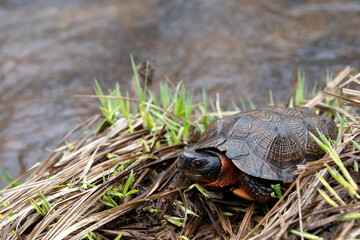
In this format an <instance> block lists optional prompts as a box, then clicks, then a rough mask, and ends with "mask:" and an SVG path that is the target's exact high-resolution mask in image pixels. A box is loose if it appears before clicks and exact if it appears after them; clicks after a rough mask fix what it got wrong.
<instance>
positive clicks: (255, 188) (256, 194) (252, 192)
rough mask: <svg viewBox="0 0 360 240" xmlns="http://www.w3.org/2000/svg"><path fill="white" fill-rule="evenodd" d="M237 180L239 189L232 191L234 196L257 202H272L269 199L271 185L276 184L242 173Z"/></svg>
mask: <svg viewBox="0 0 360 240" xmlns="http://www.w3.org/2000/svg"><path fill="white" fill-rule="evenodd" d="M239 178H240V180H239V183H240V184H239V188H236V189H234V190H233V193H234V194H235V195H236V196H239V197H241V198H244V199H247V200H250V201H258V202H270V201H273V200H274V198H272V197H271V193H272V192H274V189H273V188H272V187H271V184H276V183H278V182H274V181H269V180H264V179H260V178H256V177H252V176H249V175H248V174H246V173H243V172H242V173H241V175H240V176H239Z"/></svg>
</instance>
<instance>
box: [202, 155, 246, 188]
mask: <svg viewBox="0 0 360 240" xmlns="http://www.w3.org/2000/svg"><path fill="white" fill-rule="evenodd" d="M220 161H221V165H222V169H221V173H220V178H219V179H218V180H217V181H216V182H211V183H206V184H203V185H204V186H206V187H213V188H225V187H231V186H238V185H239V183H240V181H239V176H240V174H241V171H240V170H239V169H238V168H237V167H236V166H235V165H234V164H233V163H232V161H231V160H229V159H228V158H226V157H223V158H220Z"/></svg>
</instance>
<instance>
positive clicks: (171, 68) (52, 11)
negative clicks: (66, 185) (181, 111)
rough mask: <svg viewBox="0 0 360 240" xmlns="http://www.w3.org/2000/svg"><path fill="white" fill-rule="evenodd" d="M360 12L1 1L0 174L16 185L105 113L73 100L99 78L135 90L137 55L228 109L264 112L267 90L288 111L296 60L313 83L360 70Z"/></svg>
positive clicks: (352, 6) (302, 4)
mask: <svg viewBox="0 0 360 240" xmlns="http://www.w3.org/2000/svg"><path fill="white" fill-rule="evenodd" d="M359 13H360V2H359V1H356V0H353V1H350V0H349V1H346V0H327V1H320V0H313V1H311V0H309V1H298V0H293V1H289V0H278V1H275V0H268V1H261V0H257V1H244V0H243V1H235V0H228V1H215V0H207V1H200V0H194V1H185V0H171V1H169V0H166V1H165V0H163V1H161V0H149V1H140V0H105V1H104V0H103V1H100V0H98V1H96V0H91V1H89V0H87V1H85V0H74V1H70V0H67V1H65V0H37V1H35V0H32V1H29V0H2V1H1V0H0V138H1V142H0V165H1V166H3V167H5V168H6V169H7V170H9V171H10V172H11V173H12V174H13V175H18V174H19V173H20V172H21V171H23V170H25V169H27V168H28V167H30V166H32V165H33V164H34V163H35V162H37V161H42V160H43V159H44V158H45V157H46V156H47V155H48V154H49V153H50V152H51V151H52V149H53V148H54V147H55V146H56V144H57V143H58V142H59V141H60V140H61V139H62V137H63V136H64V135H65V133H66V132H67V131H69V130H71V129H72V128H73V127H74V125H76V124H77V123H79V122H80V119H86V118H87V117H88V116H90V115H91V114H93V113H96V112H98V110H97V108H98V103H97V101H96V100H89V99H78V98H74V97H73V95H74V94H89V93H90V94H91V93H93V90H92V83H93V80H94V78H97V79H99V81H100V82H101V84H102V85H103V87H105V88H107V87H111V86H114V83H115V81H118V82H120V85H121V88H122V89H123V90H129V89H130V79H131V68H130V61H129V55H130V54H133V55H134V57H135V60H136V61H137V62H140V61H142V60H147V59H156V62H157V63H158V65H159V66H160V67H161V68H162V70H163V71H164V72H165V73H166V74H167V75H168V76H169V78H170V79H171V80H172V81H174V82H177V81H179V80H183V81H184V83H185V85H186V86H187V87H191V88H194V89H195V92H196V93H199V92H201V90H202V89H205V90H206V91H207V92H208V93H209V94H210V95H211V96H214V94H215V93H216V92H220V96H221V102H222V105H223V106H224V107H225V108H226V107H229V106H231V101H232V100H234V101H236V102H238V103H239V98H240V97H241V98H245V99H246V98H248V97H251V98H252V99H253V101H254V102H255V103H256V104H257V105H258V106H261V105H264V104H266V102H267V101H268V91H269V89H272V90H273V93H274V96H275V101H276V102H278V103H279V102H283V101H285V100H286V99H287V98H288V93H289V89H290V88H291V84H292V80H293V76H294V72H295V61H298V62H299V65H300V68H301V70H302V71H304V72H305V73H306V79H307V80H308V82H310V83H313V82H315V81H320V82H324V80H325V72H326V70H327V69H329V70H330V71H331V72H334V73H336V72H337V71H339V70H341V69H342V68H343V67H344V66H347V65H351V66H352V67H355V68H359V66H360V58H359V55H360V38H359V33H358V29H359V27H360V18H359V16H360V15H359ZM155 80H157V81H162V80H163V77H162V75H161V74H160V72H159V71H156V72H155ZM156 86H157V84H156V83H155V86H153V88H155V89H156Z"/></svg>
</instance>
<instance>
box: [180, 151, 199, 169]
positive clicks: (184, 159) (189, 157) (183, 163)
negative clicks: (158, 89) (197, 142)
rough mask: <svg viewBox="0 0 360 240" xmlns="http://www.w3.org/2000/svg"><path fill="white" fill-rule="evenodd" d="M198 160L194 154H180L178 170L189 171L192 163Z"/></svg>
mask: <svg viewBox="0 0 360 240" xmlns="http://www.w3.org/2000/svg"><path fill="white" fill-rule="evenodd" d="M195 158H196V156H195V154H194V153H193V152H189V151H185V152H182V153H181V154H180V161H179V163H178V166H177V167H178V169H179V170H180V171H184V170H187V169H188V168H189V166H190V163H191V162H192V161H193V160H194V159H195Z"/></svg>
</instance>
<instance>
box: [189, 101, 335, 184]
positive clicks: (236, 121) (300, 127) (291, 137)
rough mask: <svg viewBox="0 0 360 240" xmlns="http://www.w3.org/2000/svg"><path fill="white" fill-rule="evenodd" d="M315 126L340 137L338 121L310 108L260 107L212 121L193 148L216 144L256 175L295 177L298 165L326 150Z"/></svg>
mask: <svg viewBox="0 0 360 240" xmlns="http://www.w3.org/2000/svg"><path fill="white" fill-rule="evenodd" d="M316 128H318V129H319V130H320V132H322V133H323V134H324V135H325V136H326V137H327V138H328V139H329V138H330V139H333V140H335V139H336V137H337V134H338V129H337V127H336V125H335V123H334V122H333V121H332V120H331V119H330V118H327V117H324V116H319V115H317V114H315V113H314V112H313V111H312V110H310V109H308V108H283V107H267V108H261V109H257V110H253V111H248V112H241V113H238V114H235V115H232V116H228V117H224V118H220V119H217V120H215V121H213V122H212V123H211V124H210V125H209V127H208V128H207V129H206V131H205V132H204V134H203V135H202V137H201V138H200V140H199V142H198V144H197V145H195V146H194V147H193V149H194V150H195V151H196V150H199V149H204V148H216V149H218V150H220V151H222V152H224V153H225V155H226V156H227V157H228V158H229V159H231V160H232V161H233V163H234V164H235V165H236V166H237V167H238V168H239V169H240V170H241V171H243V172H245V173H247V174H249V175H251V176H254V177H260V178H264V179H270V180H281V181H293V180H294V171H295V170H296V169H297V165H301V164H305V163H306V162H307V161H311V160H317V159H320V158H321V157H322V156H323V155H324V154H325V152H324V151H323V150H322V149H321V147H320V146H318V144H317V143H316V142H315V141H314V140H313V139H312V138H311V136H310V134H309V133H308V132H311V133H313V134H314V135H316V136H318V134H317V131H316Z"/></svg>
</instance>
